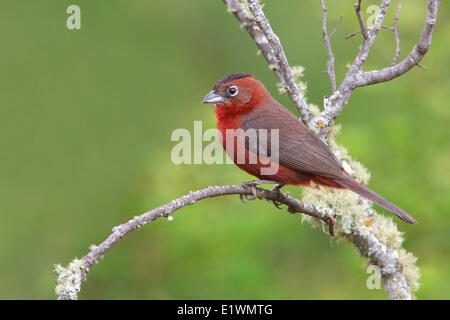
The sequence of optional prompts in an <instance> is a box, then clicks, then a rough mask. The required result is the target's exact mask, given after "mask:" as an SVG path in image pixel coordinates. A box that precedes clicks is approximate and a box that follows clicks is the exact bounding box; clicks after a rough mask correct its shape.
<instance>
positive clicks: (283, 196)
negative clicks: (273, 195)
mask: <svg viewBox="0 0 450 320" xmlns="http://www.w3.org/2000/svg"><path fill="white" fill-rule="evenodd" d="M283 186H284V184H281V183H277V184H276V185H275V186H274V187H273V188H272V191H274V192H277V193H278V197H279V199H280V200H283V199H286V194H284V193H283V192H281V190H280V189H281V188H283ZM267 201H269V202H272V203H273V205H274V206H275V207H276V208H277V209H283V208H281V206H282V204H283V203H282V202H281V201H278V200H267Z"/></svg>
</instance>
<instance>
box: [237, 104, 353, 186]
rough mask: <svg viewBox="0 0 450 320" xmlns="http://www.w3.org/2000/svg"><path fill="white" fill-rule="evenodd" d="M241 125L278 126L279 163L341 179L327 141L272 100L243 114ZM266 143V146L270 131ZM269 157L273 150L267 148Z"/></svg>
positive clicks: (310, 172)
mask: <svg viewBox="0 0 450 320" xmlns="http://www.w3.org/2000/svg"><path fill="white" fill-rule="evenodd" d="M244 119H245V120H244V122H243V123H242V125H241V127H242V129H244V130H247V129H256V130H258V129H267V130H271V129H278V130H279V155H278V158H279V163H280V165H282V166H285V167H288V168H290V169H292V170H296V171H300V172H303V173H309V174H317V175H321V176H324V177H329V178H333V179H342V178H343V176H344V175H345V173H344V171H343V168H342V166H341V164H340V163H339V161H338V160H337V159H336V157H335V156H334V154H333V153H332V152H331V150H330V149H329V148H328V147H327V145H326V144H325V143H324V142H323V141H322V140H320V138H318V137H317V136H316V135H315V134H314V133H312V132H311V131H310V130H309V129H308V128H306V126H305V125H304V124H303V123H302V122H301V121H300V120H299V119H298V118H297V117H295V116H294V115H293V114H292V113H291V112H289V111H288V110H287V109H286V108H284V107H283V106H281V105H280V104H279V103H278V102H276V101H275V100H272V101H271V102H270V103H269V104H266V105H264V106H263V107H260V108H258V109H256V110H254V111H252V112H251V113H250V114H248V115H246V117H244ZM267 136H268V142H267V146H268V149H270V146H271V142H272V141H270V133H269V132H268V134H267ZM252 151H253V150H252ZM268 151H269V152H270V153H271V154H272V157H273V156H274V153H273V152H274V150H268Z"/></svg>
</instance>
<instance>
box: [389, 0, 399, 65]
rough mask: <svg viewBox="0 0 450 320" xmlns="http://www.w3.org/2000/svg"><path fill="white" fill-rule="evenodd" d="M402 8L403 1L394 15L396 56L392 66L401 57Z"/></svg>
mask: <svg viewBox="0 0 450 320" xmlns="http://www.w3.org/2000/svg"><path fill="white" fill-rule="evenodd" d="M401 9H402V3H401V2H400V3H399V4H398V9H397V12H396V13H395V16H394V35H395V56H394V59H393V60H392V63H391V66H393V65H395V64H396V63H397V61H398V58H399V57H400V36H399V34H398V17H399V16H400V10H401Z"/></svg>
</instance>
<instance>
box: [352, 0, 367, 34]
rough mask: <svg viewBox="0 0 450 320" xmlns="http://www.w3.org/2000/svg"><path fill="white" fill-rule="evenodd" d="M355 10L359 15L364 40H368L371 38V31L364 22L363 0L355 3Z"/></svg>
mask: <svg viewBox="0 0 450 320" xmlns="http://www.w3.org/2000/svg"><path fill="white" fill-rule="evenodd" d="M355 12H356V16H357V17H358V22H359V26H360V28H361V34H362V36H363V38H364V40H367V39H368V38H369V31H368V30H367V28H366V24H365V23H364V19H363V17H362V15H361V0H358V2H357V3H355Z"/></svg>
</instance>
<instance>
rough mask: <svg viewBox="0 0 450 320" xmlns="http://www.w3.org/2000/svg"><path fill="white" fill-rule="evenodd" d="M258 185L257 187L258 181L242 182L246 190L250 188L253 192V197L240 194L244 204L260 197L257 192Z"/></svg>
mask: <svg viewBox="0 0 450 320" xmlns="http://www.w3.org/2000/svg"><path fill="white" fill-rule="evenodd" d="M256 185H257V181H244V182H242V186H243V187H245V188H250V190H251V191H252V194H251V195H247V194H245V195H244V194H240V195H239V198H240V199H241V201H242V202H245V201H253V200H255V199H256V198H257V197H258V194H257V192H256Z"/></svg>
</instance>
